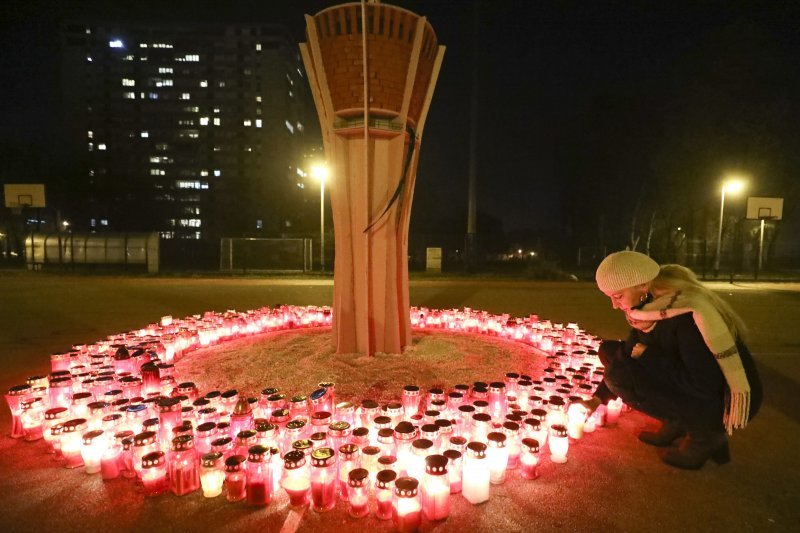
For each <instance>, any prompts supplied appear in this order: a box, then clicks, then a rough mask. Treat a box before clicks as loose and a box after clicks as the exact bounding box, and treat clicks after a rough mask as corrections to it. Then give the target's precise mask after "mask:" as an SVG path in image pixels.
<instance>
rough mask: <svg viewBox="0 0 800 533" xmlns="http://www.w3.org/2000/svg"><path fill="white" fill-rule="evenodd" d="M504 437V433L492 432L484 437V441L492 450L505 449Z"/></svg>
mask: <svg viewBox="0 0 800 533" xmlns="http://www.w3.org/2000/svg"><path fill="white" fill-rule="evenodd" d="M506 438H507V437H506V435H505V433H500V432H499V431H492V432H491V433H489V434H488V435H486V439H487V440H488V441H489V445H490V446H492V447H494V448H505V447H506Z"/></svg>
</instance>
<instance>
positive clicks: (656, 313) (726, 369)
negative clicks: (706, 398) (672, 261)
mask: <svg viewBox="0 0 800 533" xmlns="http://www.w3.org/2000/svg"><path fill="white" fill-rule="evenodd" d="M685 313H692V317H693V318H694V322H695V324H697V328H698V329H699V330H700V334H701V335H702V336H703V340H704V341H705V343H706V346H708V349H709V350H710V351H711V353H712V354H713V355H714V358H715V359H716V361H717V364H719V367H720V369H721V370H722V374H723V375H724V376H725V381H726V383H727V384H728V394H727V395H726V397H725V413H724V415H723V422H724V424H725V430H726V431H727V432H728V434H732V433H733V430H734V429H737V428H744V427H746V426H747V420H748V417H749V416H750V383H749V382H748V381H747V375H746V374H745V371H744V367H743V366H742V359H741V357H740V356H739V349H738V348H737V347H736V339H734V338H733V335H732V334H731V331H730V330H729V329H728V326H727V324H726V323H725V320H724V319H723V318H722V315H720V314H719V312H718V311H717V309H716V308H715V307H714V305H713V304H712V302H711V301H709V300H708V298H704V297H702V296H700V295H693V294H686V293H683V292H681V291H677V292H675V293H672V294H666V295H664V296H660V297H658V298H656V299H654V300H653V301H652V302H649V303H647V304H645V305H644V306H643V307H642V308H641V309H639V310H631V311H629V312H628V317H629V319H633V321H642V322H649V323H650V324H647V325H646V326H644V325H643V326H644V327H645V328H646V330H647V331H650V330H652V329H653V328H654V327H655V323H656V322H657V321H659V320H664V319H667V318H672V317H675V316H678V315H682V314H685Z"/></svg>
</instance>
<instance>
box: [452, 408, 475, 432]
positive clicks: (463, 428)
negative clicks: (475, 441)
mask: <svg viewBox="0 0 800 533" xmlns="http://www.w3.org/2000/svg"><path fill="white" fill-rule="evenodd" d="M475 412H476V411H475V407H474V406H473V405H468V404H465V405H459V406H458V412H457V413H456V418H455V420H456V429H455V433H456V435H460V436H462V437H466V438H469V437H470V434H471V432H472V415H474V414H475Z"/></svg>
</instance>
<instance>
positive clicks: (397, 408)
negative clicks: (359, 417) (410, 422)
mask: <svg viewBox="0 0 800 533" xmlns="http://www.w3.org/2000/svg"><path fill="white" fill-rule="evenodd" d="M383 410H384V412H385V413H386V416H388V417H389V418H390V419H391V422H390V424H389V427H390V428H394V426H396V425H397V424H398V423H399V422H400V421H401V420H403V404H401V403H399V402H389V403H387V404H386V406H385V407H384V409H383Z"/></svg>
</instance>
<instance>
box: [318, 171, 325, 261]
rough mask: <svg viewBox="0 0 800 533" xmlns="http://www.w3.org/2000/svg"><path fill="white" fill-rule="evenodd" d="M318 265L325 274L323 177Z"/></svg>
mask: <svg viewBox="0 0 800 533" xmlns="http://www.w3.org/2000/svg"><path fill="white" fill-rule="evenodd" d="M319 264H320V272H325V177H324V176H323V177H322V178H320V180H319Z"/></svg>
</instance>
